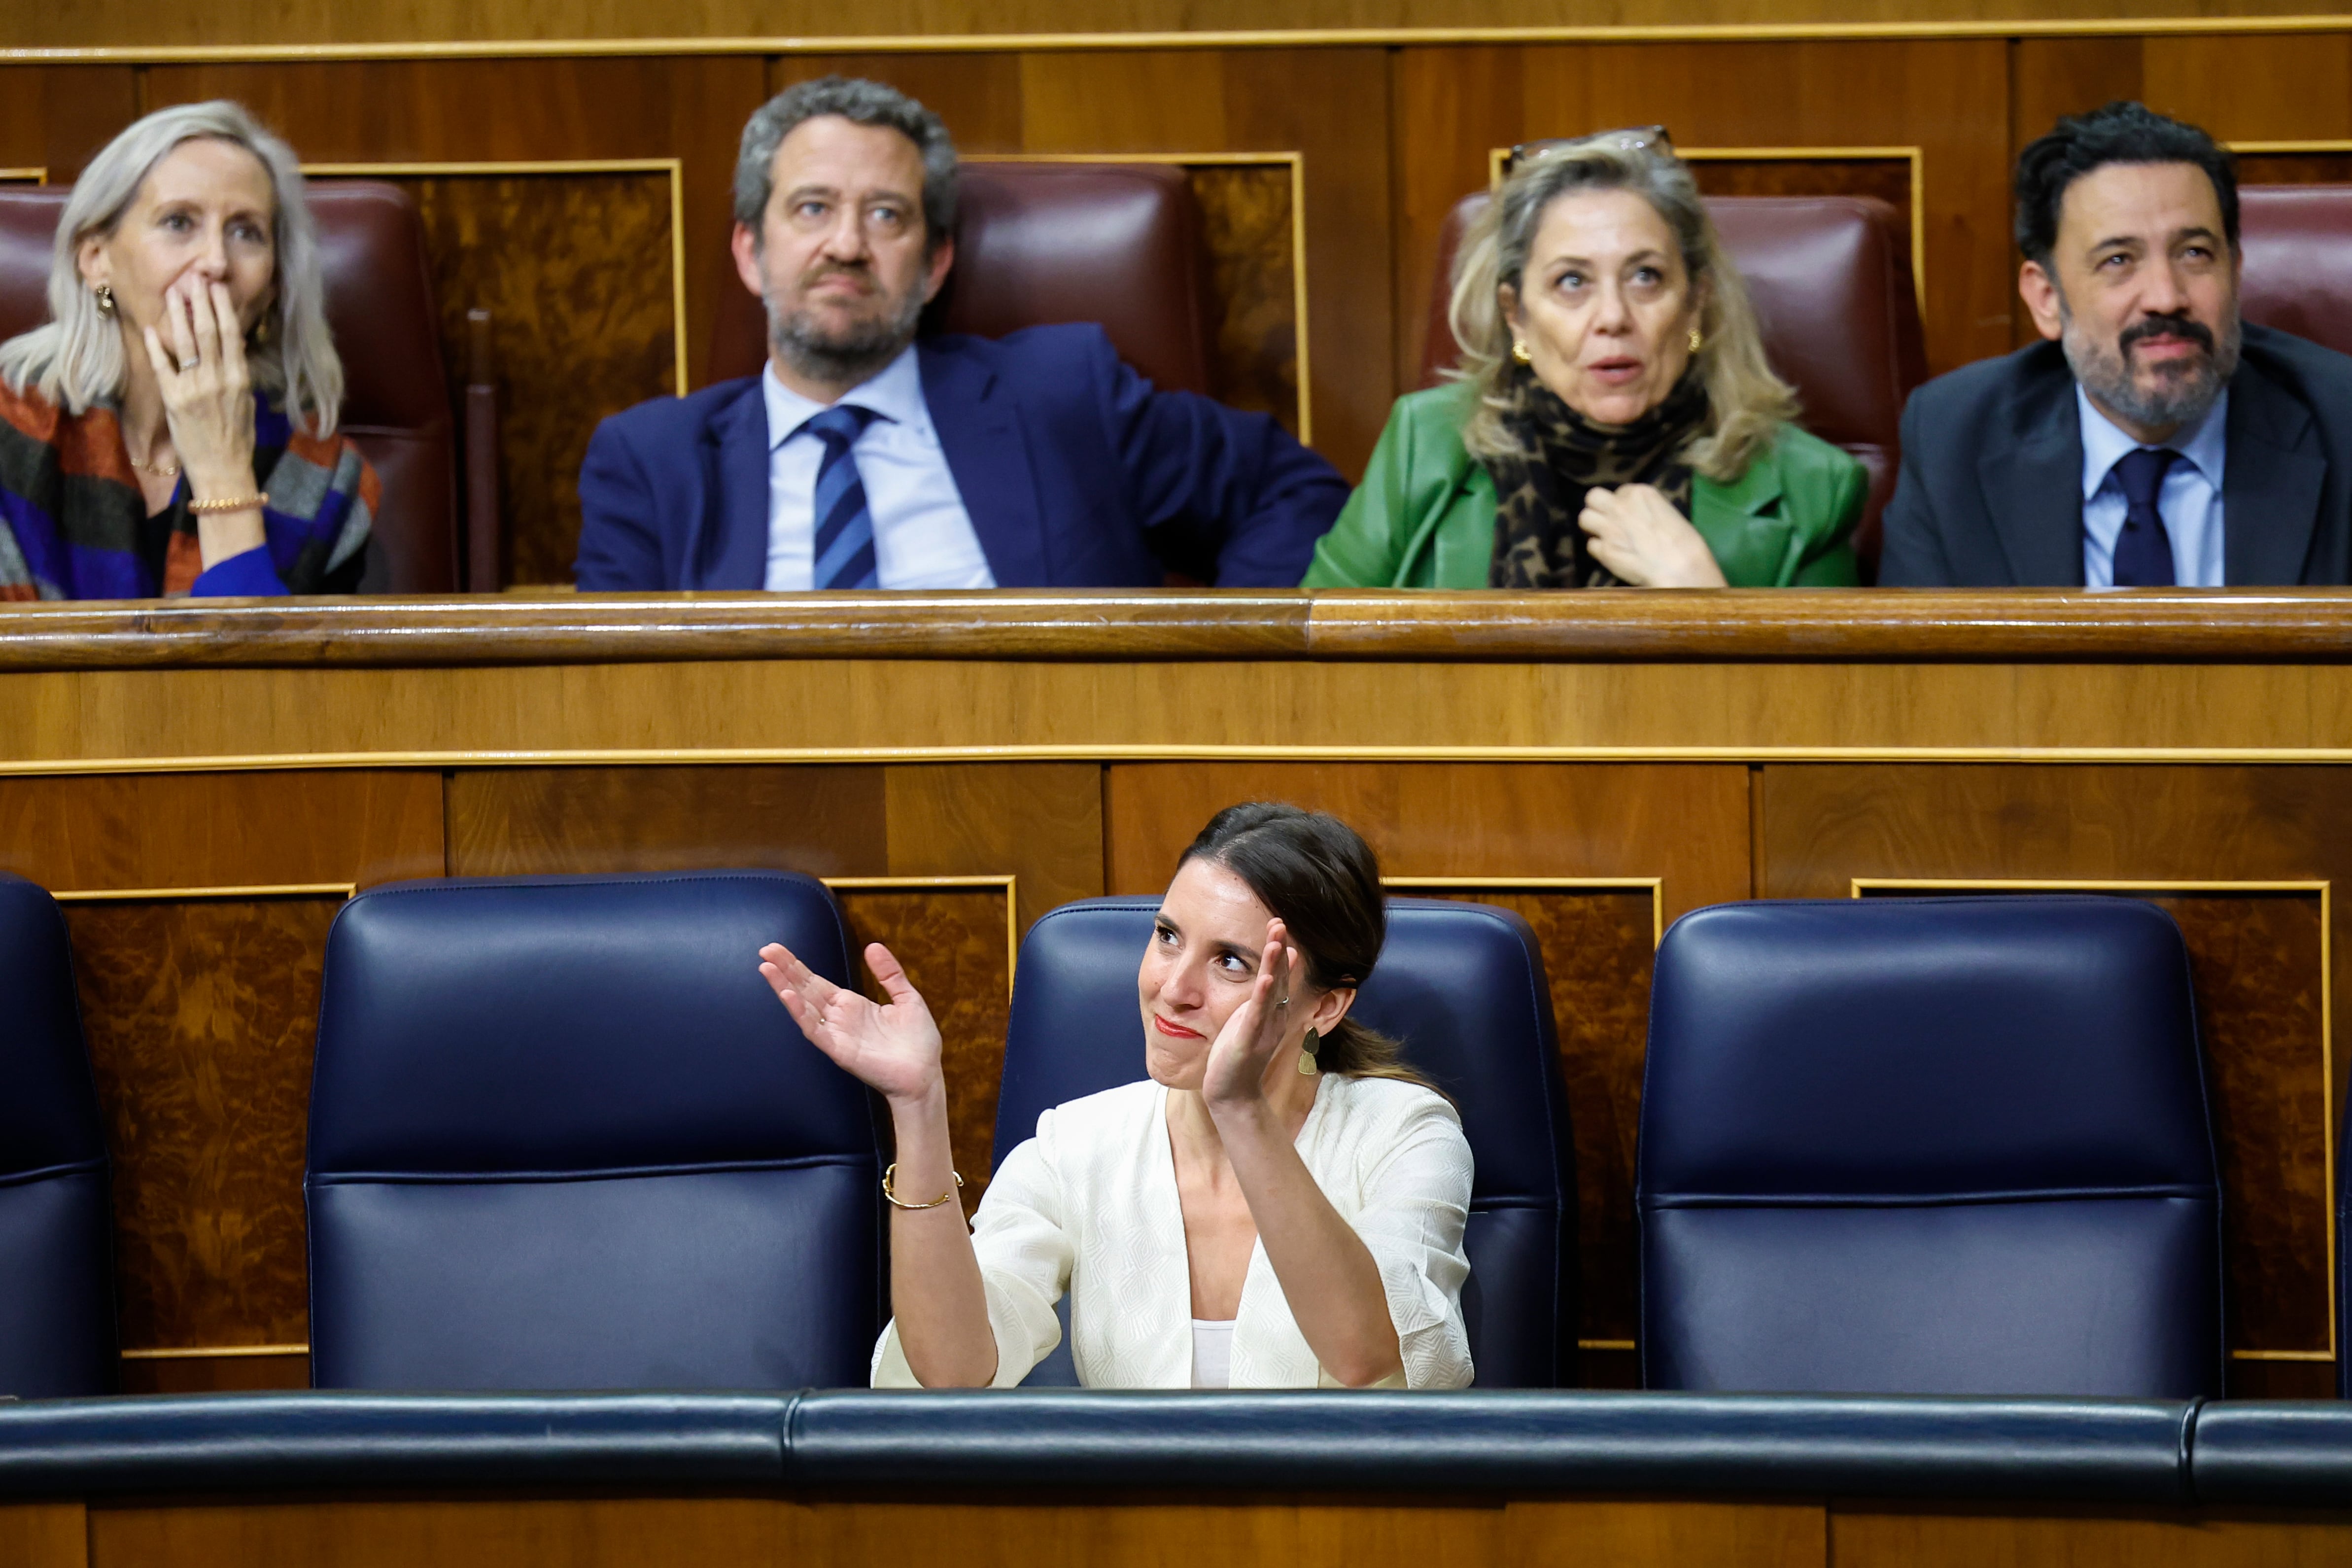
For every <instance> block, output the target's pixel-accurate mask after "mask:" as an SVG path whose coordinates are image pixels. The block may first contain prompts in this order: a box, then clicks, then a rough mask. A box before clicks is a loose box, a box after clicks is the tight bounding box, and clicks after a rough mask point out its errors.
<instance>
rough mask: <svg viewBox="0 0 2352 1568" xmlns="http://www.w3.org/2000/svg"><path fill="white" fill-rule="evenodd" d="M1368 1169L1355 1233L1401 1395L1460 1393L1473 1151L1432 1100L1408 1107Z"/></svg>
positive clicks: (1465, 1355) (1465, 1377) (1455, 1119)
mask: <svg viewBox="0 0 2352 1568" xmlns="http://www.w3.org/2000/svg"><path fill="white" fill-rule="evenodd" d="M1384 1142H1385V1146H1384V1147H1383V1148H1382V1149H1381V1152H1380V1154H1379V1156H1378V1157H1377V1158H1376V1159H1375V1161H1374V1162H1373V1163H1372V1166H1371V1169H1370V1172H1369V1173H1367V1174H1366V1177H1365V1180H1364V1205H1363V1207H1362V1208H1361V1209H1360V1211H1359V1212H1358V1213H1357V1215H1356V1216H1355V1219H1354V1221H1353V1224H1354V1227H1355V1231H1356V1234H1357V1235H1358V1236H1359V1237H1362V1239H1363V1243H1364V1247H1365V1249H1366V1250H1367V1251H1369V1252H1370V1253H1371V1255H1372V1262H1373V1263H1374V1265H1376V1266H1377V1267H1378V1268H1379V1269H1380V1271H1381V1287H1382V1289H1385V1290H1386V1291H1387V1293H1388V1300H1389V1321H1391V1322H1392V1323H1394V1324H1395V1325H1396V1331H1397V1344H1398V1347H1399V1349H1400V1350H1401V1351H1402V1354H1403V1359H1404V1385H1405V1386H1406V1387H1408V1388H1466V1387H1468V1386H1469V1384H1470V1375H1471V1366H1470V1335H1469V1331H1468V1330H1467V1329H1466V1328H1465V1326H1464V1325H1463V1321H1462V1284H1463V1281H1464V1280H1465V1279H1468V1278H1469V1277H1470V1259H1469V1258H1468V1256H1467V1255H1465V1253H1464V1252H1463V1250H1462V1231H1463V1227H1464V1226H1465V1225H1467V1224H1468V1223H1469V1218H1470V1175H1471V1162H1470V1143H1469V1141H1468V1140H1467V1139H1465V1138H1464V1137H1463V1136H1462V1119H1461V1118H1460V1117H1459V1116H1458V1115H1456V1114H1455V1112H1454V1107H1453V1106H1451V1105H1449V1104H1447V1103H1446V1102H1445V1100H1444V1099H1443V1098H1442V1097H1440V1096H1438V1095H1436V1094H1429V1095H1426V1096H1416V1097H1414V1104H1413V1107H1412V1110H1410V1111H1408V1112H1407V1113H1406V1115H1405V1117H1404V1119H1403V1120H1402V1122H1401V1123H1400V1124H1399V1125H1398V1127H1397V1129H1396V1131H1395V1133H1394V1135H1393V1137H1392V1138H1390V1139H1387V1140H1385V1141H1384Z"/></svg>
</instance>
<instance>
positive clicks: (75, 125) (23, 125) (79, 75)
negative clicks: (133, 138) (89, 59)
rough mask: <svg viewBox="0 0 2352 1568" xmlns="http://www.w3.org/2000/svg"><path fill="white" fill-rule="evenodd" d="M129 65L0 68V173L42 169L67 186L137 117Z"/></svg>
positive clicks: (135, 81)
mask: <svg viewBox="0 0 2352 1568" xmlns="http://www.w3.org/2000/svg"><path fill="white" fill-rule="evenodd" d="M138 113H139V73H138V71H137V70H136V69H135V68H132V67H131V66H5V67H0V169H27V168H30V169H44V170H46V171H47V174H48V178H49V181H50V183H51V184H69V183H71V182H72V181H73V179H74V178H75V177H76V176H77V175H79V174H80V173H81V168H82V165H83V164H84V163H88V162H89V160H90V157H91V155H92V154H94V153H97V152H98V150H99V149H100V148H101V147H103V146H105V145H106V143H107V142H109V141H110V140H111V139H112V138H113V136H114V134H115V132H118V131H121V129H122V128H123V127H124V126H125V125H128V124H130V123H131V121H132V120H134V119H136V118H137V117H138Z"/></svg>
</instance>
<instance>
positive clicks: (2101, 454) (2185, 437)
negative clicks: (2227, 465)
mask: <svg viewBox="0 0 2352 1568" xmlns="http://www.w3.org/2000/svg"><path fill="white" fill-rule="evenodd" d="M2074 407H2075V410H2076V412H2077V413H2078V414H2079V415H2080V416H2081V418H2082V421H2083V582H2084V584H2085V585H2086V586H2088V587H2093V588H2112V587H2114V586H2115V585H2116V539H2117V538H2119V537H2120V536H2121V535H2122V533H2123V531H2124V517H2125V514H2126V512H2127V511H2129V510H2130V503H2129V502H2127V501H2126V500H2125V499H2124V484H2123V480H2121V479H2118V478H2116V471H2115V469H2116V464H2117V463H2119V462H2121V461H2122V460H2123V458H2124V456H2125V454H2126V453H2128V452H2131V451H2133V450H2135V449H2136V448H2137V447H2139V446H2140V444H2141V443H2140V442H2139V441H2138V440H2137V438H2136V437H2132V436H2130V435H2127V434H2126V433H2125V432H2124V431H2123V430H2121V429H2119V428H2117V427H2116V423H2115V421H2113V420H2111V419H2109V418H2108V417H2107V416H2105V415H2104V414H2102V413H2100V412H2099V411H2098V409H2097V408H2096V407H2095V406H2094V405H2092V403H2091V398H2090V395H2089V394H2088V393H2086V392H2084V390H2083V386H2082V384H2081V383H2080V382H2077V383H2075V384H2074ZM2229 428H2230V392H2229V389H2228V388H2227V387H2224V388H2222V389H2221V396H2220V397H2218V398H2216V399H2215V400H2214V402H2213V406H2212V408H2211V409H2210V410H2209V411H2208V412H2207V413H2206V416H2205V417H2204V418H2203V419H2202V420H2200V421H2199V422H2198V424H2197V425H2196V426H2194V427H2192V428H2189V429H2187V430H2176V431H2174V432H2173V435H2172V439H2171V440H2169V441H2167V442H2165V443H2164V444H2165V445H2166V446H2168V447H2171V448H2172V449H2173V450H2174V451H2176V452H2179V454H2180V456H2179V458H2178V459H2176V460H2175V461H2174V463H2173V465H2172V467H2171V468H2168V469H2166V470H2165V474H2164V483H2163V485H2162V487H2161V488H2159V489H2158V490H2157V492H2156V511H2157V515H2158V517H2161V518H2162V519H2163V520H2164V531H2165V534H2166V536H2167V537H2168V538H2169V539H2170V540H2171V541H2172V578H2173V581H2174V582H2175V583H2177V584H2179V585H2180V586H2181V587H2183V588H2219V587H2221V585H2222V584H2221V571H2222V567H2221V469H2222V464H2223V462H2224V461H2225V460H2226V459H2227V458H2228V454H2229Z"/></svg>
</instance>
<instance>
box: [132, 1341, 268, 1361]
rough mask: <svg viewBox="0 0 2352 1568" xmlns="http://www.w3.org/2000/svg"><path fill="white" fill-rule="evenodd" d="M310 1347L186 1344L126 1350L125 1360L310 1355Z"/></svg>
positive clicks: (209, 1359) (190, 1359)
mask: <svg viewBox="0 0 2352 1568" xmlns="http://www.w3.org/2000/svg"><path fill="white" fill-rule="evenodd" d="M121 1354H122V1359H123V1360H124V1361H228V1360H231V1359H234V1358H236V1357H240V1356H276V1355H309V1354H310V1346H309V1345H307V1344H299V1345H184V1346H172V1347H167V1348H164V1349H161V1350H138V1351H124V1352H121Z"/></svg>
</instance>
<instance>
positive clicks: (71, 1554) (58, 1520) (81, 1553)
mask: <svg viewBox="0 0 2352 1568" xmlns="http://www.w3.org/2000/svg"><path fill="white" fill-rule="evenodd" d="M0 1563H7V1564H9V1568H87V1564H88V1563H89V1517H88V1514H87V1512H86V1511H85V1510H84V1509H83V1507H82V1505H81V1504H80V1503H79V1502H29V1503H24V1502H20V1503H11V1504H8V1505H6V1506H0Z"/></svg>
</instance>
